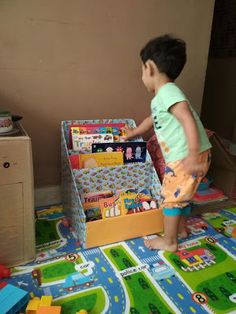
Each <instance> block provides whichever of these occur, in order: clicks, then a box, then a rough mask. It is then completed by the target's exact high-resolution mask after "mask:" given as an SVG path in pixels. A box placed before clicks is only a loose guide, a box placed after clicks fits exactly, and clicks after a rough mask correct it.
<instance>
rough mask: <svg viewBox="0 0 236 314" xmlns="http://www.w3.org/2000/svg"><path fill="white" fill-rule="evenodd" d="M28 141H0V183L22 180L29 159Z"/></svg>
mask: <svg viewBox="0 0 236 314" xmlns="http://www.w3.org/2000/svg"><path fill="white" fill-rule="evenodd" d="M27 152H29V141H27V140H26V141H20V140H16V141H5V140H1V141H0V184H10V183H16V182H23V181H24V178H25V176H26V172H27V169H28V168H29V165H30V160H29V153H28V154H27Z"/></svg>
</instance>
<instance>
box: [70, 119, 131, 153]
mask: <svg viewBox="0 0 236 314" xmlns="http://www.w3.org/2000/svg"><path fill="white" fill-rule="evenodd" d="M125 127H126V124H125V123H88V124H71V125H70V126H69V149H72V148H73V143H72V136H73V134H74V135H76V134H77V135H78V134H81V135H82V134H112V135H113V139H114V141H124V136H125Z"/></svg>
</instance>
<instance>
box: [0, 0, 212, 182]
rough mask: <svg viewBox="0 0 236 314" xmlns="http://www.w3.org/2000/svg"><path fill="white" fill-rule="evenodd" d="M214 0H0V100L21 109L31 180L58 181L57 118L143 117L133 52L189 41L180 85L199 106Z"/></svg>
mask: <svg viewBox="0 0 236 314" xmlns="http://www.w3.org/2000/svg"><path fill="white" fill-rule="evenodd" d="M213 6H214V1H213V0H178V1H177V0H145V1H144V0H119V1H118V0H67V1H62V0H37V1H36V0H11V1H9V0H1V1H0V104H1V105H4V107H6V108H8V109H10V110H11V111H12V112H13V113H15V114H20V115H23V116H24V120H23V121H24V126H25V128H26V130H27V131H28V133H29V134H30V136H31V138H32V141H33V157H34V174H35V183H36V186H44V185H50V184H57V183H59V182H60V161H59V160H60V121H61V120H67V119H85V118H86V119H93V118H107V117H109V118H113V117H121V118H122V117H130V118H134V119H135V120H136V122H140V121H141V120H142V118H143V117H145V116H147V115H148V114H149V100H150V95H148V94H147V92H146V91H145V89H144V87H143V86H142V83H141V79H140V60H139V50H140V48H141V47H142V46H143V45H144V44H145V43H146V41H147V40H149V39H150V38H152V37H154V36H157V35H161V34H163V33H169V32H170V33H173V34H176V35H177V36H180V37H182V38H183V39H185V40H186V42H187V45H188V64H187V65H186V68H185V70H184V71H183V74H182V77H181V78H180V79H179V81H178V83H179V84H180V86H181V87H183V88H184V90H185V92H186V94H187V95H188V97H189V99H191V101H192V104H193V106H194V107H195V108H196V109H197V110H198V111H200V108H201V101H202V93H203V86H204V77H205V69H206V64H207V55H208V46H209V38H210V29H211V22H212V14H213Z"/></svg>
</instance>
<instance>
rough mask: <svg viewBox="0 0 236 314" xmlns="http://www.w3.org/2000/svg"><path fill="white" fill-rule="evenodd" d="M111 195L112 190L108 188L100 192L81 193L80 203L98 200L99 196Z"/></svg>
mask: <svg viewBox="0 0 236 314" xmlns="http://www.w3.org/2000/svg"><path fill="white" fill-rule="evenodd" d="M111 196H113V192H112V191H110V190H105V191H100V192H90V193H84V194H81V200H82V203H83V202H84V203H93V202H98V201H99V200H100V198H107V197H111Z"/></svg>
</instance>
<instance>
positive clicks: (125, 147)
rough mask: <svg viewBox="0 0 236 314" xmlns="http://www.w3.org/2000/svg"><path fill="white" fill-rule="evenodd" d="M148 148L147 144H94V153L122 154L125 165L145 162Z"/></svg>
mask: <svg viewBox="0 0 236 314" xmlns="http://www.w3.org/2000/svg"><path fill="white" fill-rule="evenodd" d="M146 146H147V143H146V142H122V143H96V144H95V143H94V144H92V152H93V153H97V152H122V153H123V155H124V163H125V164H126V163H131V162H145V161H146V152H147V149H146Z"/></svg>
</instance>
